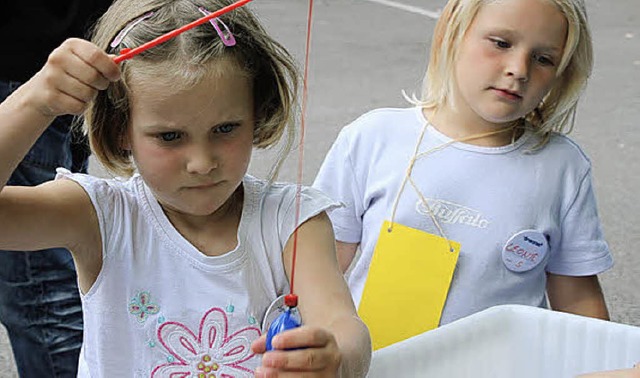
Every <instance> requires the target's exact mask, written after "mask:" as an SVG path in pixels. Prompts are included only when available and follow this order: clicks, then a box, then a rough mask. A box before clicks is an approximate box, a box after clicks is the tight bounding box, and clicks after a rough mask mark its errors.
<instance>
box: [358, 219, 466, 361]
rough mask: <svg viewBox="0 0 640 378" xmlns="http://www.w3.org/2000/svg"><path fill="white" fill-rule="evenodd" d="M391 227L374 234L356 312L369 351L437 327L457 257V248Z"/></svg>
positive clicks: (433, 237)
mask: <svg viewBox="0 0 640 378" xmlns="http://www.w3.org/2000/svg"><path fill="white" fill-rule="evenodd" d="M391 225H392V223H390V222H389V221H385V222H384V224H383V225H382V229H381V230H380V237H379V238H378V243H377V244H376V248H375V250H374V252H373V258H372V260H371V266H370V267H369V274H368V275H367V281H366V282H365V285H364V291H363V293H362V299H361V300H360V307H359V309H358V313H359V315H360V317H361V318H362V320H363V321H364V322H365V323H366V324H367V326H368V327H369V332H370V333H371V338H372V341H373V349H374V350H377V349H380V348H384V347H386V346H388V345H391V344H393V343H397V342H398V341H402V340H405V339H408V338H410V337H412V336H415V335H419V334H421V333H424V332H426V331H429V330H432V329H434V328H436V327H438V325H439V324H440V316H441V315H442V309H443V308H444V303H445V301H446V299H447V294H448V292H449V287H450V285H451V279H452V278H453V271H454V269H455V267H456V263H457V261H458V256H459V254H460V244H459V243H456V242H454V241H451V240H447V239H444V238H441V237H439V236H436V235H432V234H429V233H426V232H424V231H421V230H417V229H415V228H411V227H407V226H403V225H401V224H397V223H393V228H392V231H391V232H389V228H390V227H391ZM450 248H453V250H454V251H453V252H451V250H450Z"/></svg>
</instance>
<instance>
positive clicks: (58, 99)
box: [0, 39, 120, 278]
mask: <svg viewBox="0 0 640 378" xmlns="http://www.w3.org/2000/svg"><path fill="white" fill-rule="evenodd" d="M8 59H10V58H8ZM119 75H120V72H119V68H118V66H117V65H116V64H115V63H114V62H113V60H112V59H111V58H110V57H109V56H108V55H107V54H105V53H104V52H102V51H101V50H100V49H99V48H98V47H97V46H95V45H93V44H91V43H90V42H87V41H83V40H80V39H70V40H67V41H65V42H64V43H63V44H62V45H61V46H60V47H58V48H57V49H56V50H54V51H53V53H51V55H50V56H49V59H48V61H47V63H46V64H45V66H44V67H43V68H42V69H41V70H40V72H38V73H37V74H36V75H35V76H34V77H32V78H31V79H30V80H29V81H28V82H26V83H25V84H24V85H22V86H21V87H20V88H18V90H16V92H14V93H13V94H12V95H11V96H9V97H8V98H7V99H6V100H5V101H4V102H2V103H1V104H0V224H1V225H2V227H0V249H10V250H37V249H44V248H50V247H67V248H69V249H70V250H72V251H73V252H74V258H76V263H77V264H78V263H79V266H78V270H79V273H80V270H81V268H82V266H83V265H85V264H87V260H91V261H92V264H93V265H92V266H93V267H94V268H95V262H96V260H97V261H100V259H96V258H95V256H94V255H96V254H97V256H98V257H99V256H100V241H99V229H98V226H97V218H96V215H95V212H94V210H93V207H92V205H91V202H90V201H89V198H88V196H87V194H86V193H85V192H84V191H83V190H82V188H81V187H80V186H79V185H78V184H76V183H73V182H69V181H66V180H61V181H54V182H49V183H45V184H43V185H40V186H38V187H5V185H6V183H7V181H8V180H9V177H10V176H11V174H12V172H13V170H14V169H15V168H16V167H17V165H18V164H19V162H20V161H21V160H22V159H23V158H24V156H25V155H26V154H27V152H28V151H29V149H30V148H31V147H32V146H33V144H34V143H35V141H36V140H37V139H38V137H39V136H40V134H41V133H42V132H43V131H44V130H45V129H46V128H47V127H48V126H49V124H50V123H51V122H52V121H53V119H54V118H55V117H56V116H58V115H62V114H80V113H82V111H83V110H84V109H85V108H86V106H87V104H88V103H89V101H90V100H91V99H93V97H94V96H95V94H96V93H97V91H98V90H100V89H105V88H106V87H107V86H108V83H109V81H110V80H117V79H118V78H119ZM96 239H97V242H96ZM96 245H97V247H98V248H97V250H98V251H97V252H94V253H93V254H92V256H91V258H89V257H87V258H84V259H83V258H80V259H79V260H78V253H75V252H78V251H84V250H87V251H92V252H93V250H94V249H95V248H93V247H95V246H96ZM93 270H95V269H93ZM81 278H82V277H81Z"/></svg>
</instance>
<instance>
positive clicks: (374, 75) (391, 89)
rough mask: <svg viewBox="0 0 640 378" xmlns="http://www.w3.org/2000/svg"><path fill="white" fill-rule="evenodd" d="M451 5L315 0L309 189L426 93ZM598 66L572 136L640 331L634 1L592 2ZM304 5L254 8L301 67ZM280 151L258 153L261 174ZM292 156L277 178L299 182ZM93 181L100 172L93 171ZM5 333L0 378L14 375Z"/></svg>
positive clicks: (622, 305) (625, 318) (615, 313)
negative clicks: (355, 139)
mask: <svg viewBox="0 0 640 378" xmlns="http://www.w3.org/2000/svg"><path fill="white" fill-rule="evenodd" d="M444 2H445V1H444V0H316V1H315V4H316V7H315V15H314V17H315V21H314V29H313V36H312V37H313V40H312V54H311V60H310V62H311V65H310V77H309V110H308V117H307V132H306V136H305V137H306V140H305V162H304V180H303V181H304V183H307V184H309V183H311V181H312V180H313V177H314V175H315V174H316V172H317V170H318V168H319V167H320V164H321V163H322V159H323V157H324V155H325V153H326V151H327V150H328V149H329V147H330V146H331V143H332V141H333V140H334V138H335V136H336V135H337V133H338V131H339V130H340V128H341V127H342V126H344V125H345V124H347V123H348V122H350V121H351V120H353V119H354V118H356V117H357V116H358V115H360V114H362V113H364V112H366V111H367V110H370V109H373V108H376V107H382V106H408V104H407V103H406V102H405V100H404V99H403V97H402V94H401V93H402V91H403V90H405V91H407V92H408V93H413V92H417V91H419V87H420V83H421V79H422V74H423V71H424V69H425V66H426V59H427V54H428V48H429V44H430V36H431V32H432V29H433V26H434V20H433V18H432V17H431V16H432V15H433V13H436V12H437V11H438V9H439V8H441V7H442V6H443V4H444ZM586 2H587V6H588V10H589V15H590V21H591V25H592V32H593V38H594V45H595V54H596V65H595V71H594V74H593V77H592V79H591V81H590V84H589V87H588V89H587V91H586V93H585V96H584V98H583V101H582V102H581V106H580V108H579V115H578V119H577V122H576V127H575V130H574V132H573V133H572V134H571V136H572V137H573V138H574V139H575V140H577V141H578V143H580V145H581V146H582V147H583V149H584V150H585V151H586V153H587V154H588V155H589V156H590V158H591V160H592V162H593V169H594V182H595V188H596V194H597V196H598V201H599V209H600V215H601V217H602V221H603V225H604V229H605V233H606V236H607V239H608V241H609V244H610V247H611V249H612V251H613V254H614V258H615V261H616V265H615V267H614V268H613V269H611V270H610V271H609V272H607V273H605V274H603V275H602V276H601V281H602V284H603V288H604V291H605V296H606V298H607V301H608V303H609V309H610V311H611V316H612V319H613V321H616V322H621V323H626V324H631V325H636V326H640V292H639V291H638V288H640V275H639V274H638V273H639V272H640V253H637V252H635V248H636V247H635V246H636V245H639V244H640V201H638V200H637V195H636V193H637V189H639V188H640V175H639V174H640V168H639V167H638V166H636V165H635V162H636V161H637V157H636V156H637V155H638V152H639V149H640V132H638V131H637V130H635V127H638V126H640V122H639V121H640V84H639V83H640V6H638V2H637V0H586ZM307 3H308V2H307V1H303V0H255V1H254V2H253V5H252V7H253V9H255V10H256V11H257V12H258V14H259V15H260V17H261V19H262V20H263V22H264V23H265V25H266V26H267V29H268V30H269V31H270V32H272V33H273V34H274V35H275V36H276V38H277V39H279V40H280V41H281V42H282V43H283V44H284V45H285V46H286V47H287V48H289V49H290V51H291V52H292V53H293V54H294V55H295V56H296V57H297V58H298V60H299V62H301V64H302V57H303V52H304V37H305V28H306V12H307ZM274 155H275V153H273V152H259V153H257V154H256V155H255V157H254V159H253V163H252V165H251V172H252V173H254V174H256V175H259V176H263V175H265V174H266V172H268V170H269V168H270V166H271V163H272V162H273V157H274ZM296 166H297V154H292V156H291V158H289V159H288V161H287V164H286V165H285V167H284V168H283V170H282V172H281V175H280V179H282V180H287V181H292V180H295V178H296ZM92 170H93V172H94V173H96V174H101V171H100V169H99V167H98V166H97V165H95V164H93V165H92ZM3 337H4V335H3V334H0V372H2V373H0V377H13V376H15V373H11V371H14V370H12V369H13V367H12V366H11V362H10V349H9V347H8V345H7V343H6V340H3Z"/></svg>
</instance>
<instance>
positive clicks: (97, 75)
mask: <svg viewBox="0 0 640 378" xmlns="http://www.w3.org/2000/svg"><path fill="white" fill-rule="evenodd" d="M119 79H120V68H119V67H118V65H117V64H116V63H114V61H113V59H112V57H110V56H109V55H107V53H105V52H104V51H102V50H101V49H100V48H98V47H97V46H96V45H94V44H93V43H91V42H88V41H85V40H82V39H77V38H71V39H68V40H66V41H64V42H63V43H62V45H60V46H59V47H58V48H56V49H55V50H53V52H52V53H51V54H50V55H49V59H48V60H47V62H46V64H45V65H44V67H42V69H41V70H40V71H39V72H38V73H37V74H36V75H35V76H33V77H32V78H31V80H29V81H28V82H27V83H25V85H24V86H23V87H24V88H23V89H22V94H23V95H24V96H26V97H25V98H26V100H27V103H28V104H29V105H31V106H33V107H34V108H35V109H36V110H37V111H38V112H40V114H42V115H43V116H46V117H55V116H59V115H63V114H81V113H82V112H84V110H85V109H86V108H87V106H88V104H89V102H90V101H91V100H92V99H93V98H94V97H95V96H96V94H97V93H98V91H100V90H104V89H106V88H107V87H108V86H109V83H110V82H112V81H117V80H119Z"/></svg>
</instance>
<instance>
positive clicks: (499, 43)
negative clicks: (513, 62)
mask: <svg viewBox="0 0 640 378" xmlns="http://www.w3.org/2000/svg"><path fill="white" fill-rule="evenodd" d="M491 42H493V44H494V45H496V47H497V48H499V49H508V48H509V47H511V44H510V43H509V42H507V41H503V40H501V39H492V40H491Z"/></svg>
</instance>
